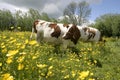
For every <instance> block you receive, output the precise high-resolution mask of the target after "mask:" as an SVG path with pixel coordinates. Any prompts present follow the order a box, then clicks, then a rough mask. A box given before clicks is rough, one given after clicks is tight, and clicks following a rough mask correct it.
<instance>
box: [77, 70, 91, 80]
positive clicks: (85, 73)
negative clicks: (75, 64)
mask: <svg viewBox="0 0 120 80" xmlns="http://www.w3.org/2000/svg"><path fill="white" fill-rule="evenodd" d="M79 74H80V76H79V78H80V79H82V80H84V79H85V78H86V77H88V75H89V71H82V72H81V73H79Z"/></svg>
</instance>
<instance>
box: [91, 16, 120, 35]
mask: <svg viewBox="0 0 120 80" xmlns="http://www.w3.org/2000/svg"><path fill="white" fill-rule="evenodd" d="M92 26H93V27H95V28H98V29H99V30H100V31H101V33H102V34H103V35H104V36H107V37H116V36H117V37H120V14H104V15H102V16H100V17H98V18H97V19H96V20H95V24H92Z"/></svg>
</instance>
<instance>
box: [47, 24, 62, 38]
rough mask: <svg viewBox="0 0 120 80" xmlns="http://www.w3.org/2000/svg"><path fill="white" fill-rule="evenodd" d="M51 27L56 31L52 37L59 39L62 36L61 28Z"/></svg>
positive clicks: (54, 25) (50, 25) (55, 25)
mask: <svg viewBox="0 0 120 80" xmlns="http://www.w3.org/2000/svg"><path fill="white" fill-rule="evenodd" d="M49 27H51V28H52V29H54V32H53V33H52V34H51V36H52V37H55V38H58V37H59V36H60V34H61V30H60V27H59V26H58V25H57V24H49Z"/></svg>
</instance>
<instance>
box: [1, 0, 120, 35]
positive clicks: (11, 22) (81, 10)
mask: <svg viewBox="0 0 120 80" xmlns="http://www.w3.org/2000/svg"><path fill="white" fill-rule="evenodd" d="M90 14H91V8H90V6H89V4H88V3H87V2H85V1H82V2H78V3H76V2H71V3H70V4H68V5H67V6H66V8H65V9H64V11H63V16H64V18H63V19H62V20H60V21H59V20H58V19H56V18H51V17H49V16H48V14H47V13H44V12H43V13H39V11H38V10H35V9H32V8H30V9H29V10H28V12H22V11H20V10H18V11H16V12H15V13H12V12H11V11H10V10H6V9H3V10H0V31H4V30H14V31H15V30H19V31H31V28H32V26H33V22H34V21H35V20H36V19H42V20H46V21H51V22H61V23H65V24H69V23H72V24H76V25H82V24H83V23H87V22H88V21H89V20H88V18H89V16H90ZM90 26H92V27H95V28H98V29H99V30H100V31H101V32H102V34H103V35H104V36H107V37H111V36H118V37H119V36H120V14H113V13H111V14H104V15H102V16H100V17H98V18H96V20H95V23H94V24H91V25H90Z"/></svg>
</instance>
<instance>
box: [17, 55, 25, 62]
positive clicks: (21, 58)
mask: <svg viewBox="0 0 120 80" xmlns="http://www.w3.org/2000/svg"><path fill="white" fill-rule="evenodd" d="M24 58H25V56H21V57H19V58H18V60H17V62H23V61H24Z"/></svg>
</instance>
